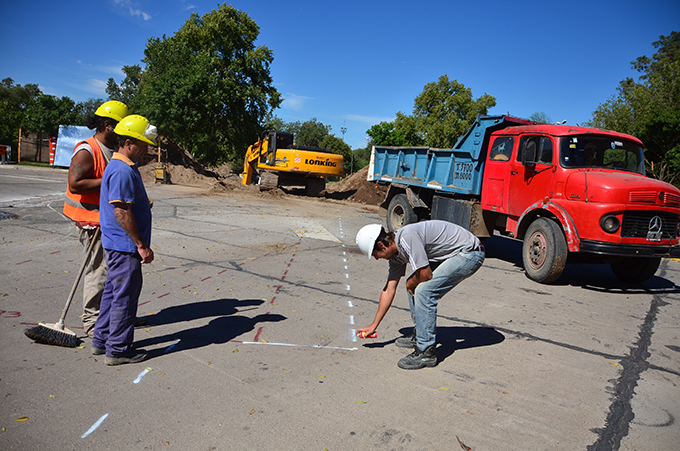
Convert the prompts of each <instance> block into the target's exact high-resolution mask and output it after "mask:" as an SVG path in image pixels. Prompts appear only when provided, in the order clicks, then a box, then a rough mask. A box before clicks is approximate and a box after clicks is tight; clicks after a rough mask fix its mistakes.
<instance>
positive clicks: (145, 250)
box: [112, 202, 154, 263]
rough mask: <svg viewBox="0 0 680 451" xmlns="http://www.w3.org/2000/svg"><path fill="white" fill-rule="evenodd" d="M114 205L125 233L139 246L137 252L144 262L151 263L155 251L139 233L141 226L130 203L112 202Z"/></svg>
mask: <svg viewBox="0 0 680 451" xmlns="http://www.w3.org/2000/svg"><path fill="white" fill-rule="evenodd" d="M112 203H113V207H114V214H115V215H116V219H117V220H118V224H120V226H121V227H122V228H123V230H125V233H127V235H128V236H129V237H130V239H131V240H132V241H133V242H134V243H135V245H136V246H137V252H139V255H141V257H142V263H151V262H152V261H153V258H154V255H153V251H152V250H151V248H150V247H149V246H147V244H146V243H145V242H144V238H142V234H141V233H139V228H138V227H137V221H136V220H135V215H133V214H132V210H130V204H127V203H125V202H112Z"/></svg>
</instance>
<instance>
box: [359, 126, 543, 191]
mask: <svg viewBox="0 0 680 451" xmlns="http://www.w3.org/2000/svg"><path fill="white" fill-rule="evenodd" d="M530 123H531V122H530V121H526V120H523V119H516V118H513V117H509V116H480V117H478V118H477V120H476V121H475V123H474V124H473V125H472V127H470V129H469V130H468V131H467V133H466V134H465V135H463V136H462V137H461V138H460V139H458V142H457V143H456V145H455V146H454V148H453V149H434V148H430V147H383V146H374V147H373V152H372V154H371V165H370V167H369V171H368V180H369V181H374V180H378V181H384V182H390V183H401V184H404V185H409V186H420V187H423V188H431V189H435V190H438V191H445V192H451V193H459V194H471V195H479V194H481V190H482V175H483V173H484V159H485V157H486V151H485V149H486V145H487V144H488V140H489V135H490V134H491V133H492V132H493V131H495V130H498V129H501V128H505V127H509V126H511V125H527V124H530Z"/></svg>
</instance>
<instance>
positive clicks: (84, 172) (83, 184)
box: [68, 149, 102, 194]
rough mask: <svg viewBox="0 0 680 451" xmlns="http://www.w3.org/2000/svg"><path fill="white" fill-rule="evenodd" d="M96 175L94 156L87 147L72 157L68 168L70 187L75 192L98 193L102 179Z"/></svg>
mask: <svg viewBox="0 0 680 451" xmlns="http://www.w3.org/2000/svg"><path fill="white" fill-rule="evenodd" d="M93 175H94V158H92V155H90V152H88V151H87V150H86V149H81V150H79V151H78V153H76V154H75V155H74V156H73V158H72V159H71V166H69V168H68V187H69V189H70V190H71V192H72V193H73V194H90V193H98V192H99V188H100V187H101V184H102V179H95V178H92V176H93Z"/></svg>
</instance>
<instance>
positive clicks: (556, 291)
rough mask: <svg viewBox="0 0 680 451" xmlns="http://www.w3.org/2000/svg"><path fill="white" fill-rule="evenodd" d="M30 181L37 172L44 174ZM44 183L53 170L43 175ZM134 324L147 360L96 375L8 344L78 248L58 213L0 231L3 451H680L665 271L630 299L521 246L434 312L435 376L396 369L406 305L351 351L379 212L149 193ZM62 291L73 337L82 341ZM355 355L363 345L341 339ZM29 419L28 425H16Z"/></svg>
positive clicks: (64, 288)
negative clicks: (149, 257) (527, 259)
mask: <svg viewBox="0 0 680 451" xmlns="http://www.w3.org/2000/svg"><path fill="white" fill-rule="evenodd" d="M39 177H43V176H42V175H41V176H39ZM45 177H47V176H45ZM149 192H150V195H151V197H152V198H153V199H154V201H155V205H154V210H153V213H154V230H153V233H154V235H153V243H152V246H153V248H154V250H155V252H156V261H155V262H154V263H153V264H151V265H149V266H146V267H145V269H146V271H145V284H144V289H143V293H142V298H141V300H140V307H139V314H140V316H144V317H146V318H147V319H148V322H149V324H148V326H147V327H144V328H140V329H137V330H136V333H135V339H136V343H137V345H138V346H139V347H141V348H143V349H146V350H148V351H149V352H150V356H151V358H150V359H149V360H148V361H147V362H145V363H143V364H138V365H127V366H122V367H107V366H105V365H104V364H103V359H101V358H100V357H94V356H92V355H90V353H89V349H88V347H89V344H90V342H89V340H87V339H84V342H83V344H84V347H83V348H79V349H71V348H60V347H53V346H46V345H40V344H36V343H33V342H32V341H31V340H29V339H28V338H26V337H25V336H24V335H23V333H22V331H23V329H24V328H25V327H30V326H31V325H33V324H35V323H37V322H38V321H46V322H55V321H56V320H57V319H58V317H59V315H60V313H61V309H62V307H63V303H64V302H65V300H66V296H67V294H68V291H69V289H70V286H71V284H72V282H73V280H74V277H75V271H76V270H77V268H78V266H79V264H80V260H81V258H82V251H81V247H80V244H79V243H78V241H77V234H76V230H75V228H74V227H73V226H72V225H71V224H70V223H69V222H68V221H66V220H65V219H64V218H63V216H61V214H60V213H59V211H60V205H61V204H60V202H61V201H60V200H58V199H55V198H47V199H44V200H42V201H35V200H34V201H32V202H27V203H21V202H15V203H14V204H13V205H14V206H13V207H11V208H9V207H8V208H3V207H2V206H0V211H3V212H6V211H8V210H11V212H12V214H13V215H15V217H16V218H15V219H3V220H0V255H2V259H0V281H2V284H1V285H0V312H2V313H1V314H0V343H2V346H1V347H0V396H1V397H2V403H0V428H2V432H0V449H3V450H24V449H83V450H88V449H95V448H98V449H113V448H116V449H130V450H137V449H140V450H141V449H151V450H168V449H180V450H252V449H263V450H266V449H271V450H301V449H305V450H307V449H311V450H314V449H315V450H319V451H321V450H323V449H328V450H354V449H389V450H391V449H396V450H412V449H413V450H425V449H429V450H440V449H454V450H455V449H459V448H461V449H462V447H461V445H460V444H459V442H458V440H459V439H460V441H461V442H462V443H463V444H464V445H465V446H468V447H470V448H472V449H474V450H501V449H502V450H541V451H543V450H547V449H550V450H556V449H559V450H569V451H573V450H615V449H621V450H670V449H677V444H678V443H680V424H679V423H678V421H676V419H677V418H680V390H678V385H679V384H680V340H679V339H678V336H679V335H680V331H679V328H678V324H679V323H680V290H679V289H678V285H677V284H678V282H679V281H680V265H679V264H678V262H675V261H664V262H663V263H662V266H661V269H660V270H659V273H658V274H657V277H655V278H654V279H652V280H651V281H649V282H648V283H646V284H644V285H636V286H621V284H620V283H619V282H618V280H617V279H616V278H615V276H614V275H613V274H612V273H611V271H610V270H609V269H608V268H607V267H599V266H592V265H583V266H572V267H568V269H567V270H566V271H565V274H564V276H563V277H562V278H561V279H560V281H558V283H557V284H555V285H538V284H536V283H533V282H531V281H530V280H529V279H527V278H526V277H525V275H524V273H523V271H522V269H521V262H520V259H519V248H520V244H519V243H517V242H514V241H512V240H508V239H505V238H502V237H494V238H492V239H490V240H487V242H486V243H485V244H486V247H487V252H488V256H487V259H486V261H485V264H484V266H483V267H482V269H480V271H479V272H478V273H477V274H476V275H475V276H474V277H473V278H472V279H469V280H467V281H465V282H463V283H462V284H461V285H460V286H459V287H458V288H457V289H456V290H455V291H454V292H452V293H450V294H449V295H447V296H446V297H445V298H444V299H443V300H442V302H441V303H440V312H439V313H440V315H439V321H438V327H439V329H438V331H439V332H438V333H439V342H440V345H439V348H438V356H439V359H440V363H439V365H438V366H436V367H435V368H428V369H423V370H418V371H404V370H400V369H398V368H397V366H396V362H397V360H398V359H399V358H400V357H401V356H403V355H404V354H405V351H403V350H401V349H399V348H396V347H395V346H394V343H393V342H394V339H395V338H396V337H398V336H400V335H401V334H402V333H406V332H408V329H407V327H408V326H409V314H408V307H407V300H406V296H405V293H404V292H403V287H402V290H401V291H400V293H399V295H398V296H397V299H396V300H395V305H394V306H393V308H392V310H391V311H390V312H389V313H388V315H387V317H386V318H385V320H384V321H383V324H382V325H381V327H380V329H379V331H378V338H377V339H371V340H356V339H354V338H353V335H352V330H354V329H356V328H357V327H360V326H362V325H365V324H368V323H369V322H370V321H371V320H372V318H373V316H374V314H375V309H376V303H377V298H378V294H379V292H380V290H381V288H382V286H383V283H384V276H385V273H386V262H384V261H381V262H376V261H375V260H372V261H369V260H368V259H366V258H365V257H364V256H362V255H360V254H358V250H357V249H356V247H355V245H354V243H353V238H354V236H355V234H356V232H357V230H358V229H359V228H360V227H361V226H362V225H364V224H366V223H369V222H376V221H379V220H380V218H379V217H378V216H377V214H376V210H375V209H374V208H371V207H361V206H356V205H348V204H342V203H336V202H330V201H319V200H312V199H305V198H299V197H292V196H283V197H273V196H263V197H260V196H258V195H256V194H252V193H247V194H243V193H242V192H240V191H238V192H233V193H230V194H227V195H223V196H205V195H203V193H202V192H201V191H200V190H199V189H197V188H188V187H180V186H167V185H156V186H150V187H149ZM79 296H81V292H80V291H78V292H77V294H76V301H75V302H74V303H73V304H72V306H71V310H70V311H69V315H68V318H67V327H69V328H70V329H72V330H74V331H75V332H77V333H78V334H79V335H82V329H81V328H80V327H79V326H80V325H79V321H78V318H77V316H78V315H79V313H80V311H79V310H80V308H81V304H80V299H81V298H79ZM355 340H356V341H355ZM17 420H24V421H17Z"/></svg>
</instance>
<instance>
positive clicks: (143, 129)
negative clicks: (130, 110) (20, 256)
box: [113, 114, 158, 146]
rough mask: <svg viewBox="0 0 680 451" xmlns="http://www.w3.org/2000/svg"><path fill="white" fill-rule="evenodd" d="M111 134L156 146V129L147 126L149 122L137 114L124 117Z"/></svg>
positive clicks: (149, 125) (152, 126)
mask: <svg viewBox="0 0 680 451" xmlns="http://www.w3.org/2000/svg"><path fill="white" fill-rule="evenodd" d="M113 132H114V133H115V134H116V135H118V136H127V137H130V138H134V139H138V140H140V141H144V142H145V143H147V144H151V145H152V146H155V145H156V136H158V132H157V130H156V127H155V126H154V125H151V124H149V120H148V119H147V118H145V117H143V116H140V115H139V114H131V115H129V116H125V117H124V118H123V119H121V121H120V122H118V125H116V128H115V129H114V130H113Z"/></svg>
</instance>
